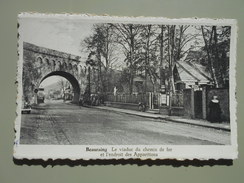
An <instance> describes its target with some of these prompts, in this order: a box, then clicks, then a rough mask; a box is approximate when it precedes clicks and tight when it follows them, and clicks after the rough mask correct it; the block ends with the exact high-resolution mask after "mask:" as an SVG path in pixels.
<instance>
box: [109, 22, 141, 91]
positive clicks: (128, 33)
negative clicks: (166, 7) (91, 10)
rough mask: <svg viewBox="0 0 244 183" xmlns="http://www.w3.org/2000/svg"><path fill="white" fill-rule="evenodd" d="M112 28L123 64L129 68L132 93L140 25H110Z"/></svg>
mask: <svg viewBox="0 0 244 183" xmlns="http://www.w3.org/2000/svg"><path fill="white" fill-rule="evenodd" d="M110 25H111V26H112V27H113V28H114V30H115V31H114V33H115V37H116V43H117V44H119V45H120V46H121V47H122V49H123V53H124V55H125V62H126V65H127V67H128V68H129V78H130V82H129V92H130V94H132V92H133V81H134V77H135V73H136V70H137V64H138V63H137V61H138V59H139V55H138V51H139V50H138V48H139V47H140V40H139V36H140V32H141V29H142V26H141V25H137V24H110Z"/></svg>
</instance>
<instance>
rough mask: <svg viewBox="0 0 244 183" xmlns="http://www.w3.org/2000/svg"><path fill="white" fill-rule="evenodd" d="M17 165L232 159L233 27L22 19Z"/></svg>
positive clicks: (227, 22)
mask: <svg viewBox="0 0 244 183" xmlns="http://www.w3.org/2000/svg"><path fill="white" fill-rule="evenodd" d="M18 24H19V26H18V34H19V36H18V54H19V60H18V73H17V83H18V84H17V88H18V93H17V117H16V121H15V131H16V132H15V142H14V158H16V159H23V158H27V159H44V160H46V159H71V160H77V159H83V160H91V159H141V160H144V159H152V160H155V159H177V160H185V159H189V160H192V159H199V160H208V159H215V160H218V159H236V158H237V157H238V144H237V122H236V105H237V104H236V97H235V92H236V78H235V77H236V69H235V67H236V42H237V22H236V20H233V19H198V18H187V19H168V18H154V17H113V16H94V15H85V14H82V15H77V14H39V13H21V14H19V16H18Z"/></svg>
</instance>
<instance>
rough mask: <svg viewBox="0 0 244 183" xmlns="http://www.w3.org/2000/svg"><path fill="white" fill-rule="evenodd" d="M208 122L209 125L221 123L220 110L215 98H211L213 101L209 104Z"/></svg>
mask: <svg viewBox="0 0 244 183" xmlns="http://www.w3.org/2000/svg"><path fill="white" fill-rule="evenodd" d="M208 120H209V121H210V122H211V123H216V122H218V123H220V122H221V108H220V105H219V100H218V97H217V96H213V99H212V100H211V101H210V103H209V115H208Z"/></svg>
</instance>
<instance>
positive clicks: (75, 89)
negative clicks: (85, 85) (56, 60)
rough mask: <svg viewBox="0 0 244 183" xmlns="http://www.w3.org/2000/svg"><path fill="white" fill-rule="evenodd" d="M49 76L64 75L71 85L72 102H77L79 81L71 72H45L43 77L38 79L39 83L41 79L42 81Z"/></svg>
mask: <svg viewBox="0 0 244 183" xmlns="http://www.w3.org/2000/svg"><path fill="white" fill-rule="evenodd" d="M50 76H61V77H64V78H65V79H67V80H68V81H69V82H70V83H71V85H72V87H73V92H74V97H73V100H72V102H73V103H78V102H79V98H80V85H79V82H78V81H77V79H76V78H75V77H74V76H73V75H72V74H70V73H67V72H65V71H53V72H51V73H49V74H47V75H46V76H45V77H43V78H42V79H41V81H40V84H41V83H42V81H44V80H45V79H47V78H48V77H50Z"/></svg>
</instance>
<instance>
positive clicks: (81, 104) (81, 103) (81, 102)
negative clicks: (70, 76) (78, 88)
mask: <svg viewBox="0 0 244 183" xmlns="http://www.w3.org/2000/svg"><path fill="white" fill-rule="evenodd" d="M79 106H80V108H81V106H83V98H82V97H80V99H79Z"/></svg>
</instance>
